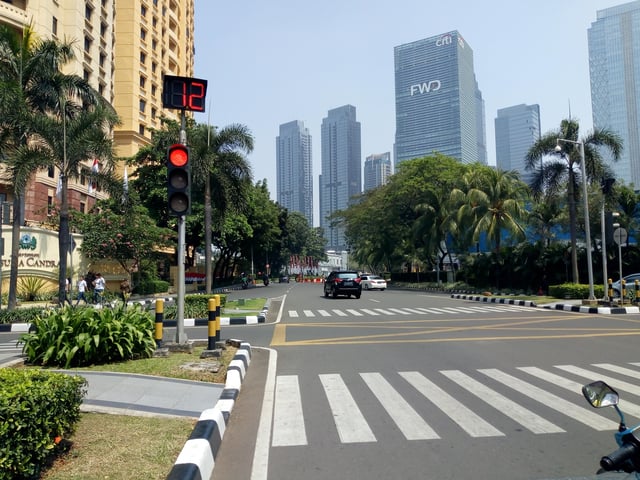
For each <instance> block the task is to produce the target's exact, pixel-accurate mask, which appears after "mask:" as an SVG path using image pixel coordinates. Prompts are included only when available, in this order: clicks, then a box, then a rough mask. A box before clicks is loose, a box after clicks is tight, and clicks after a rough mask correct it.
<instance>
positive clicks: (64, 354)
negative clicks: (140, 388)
mask: <svg viewBox="0 0 640 480" xmlns="http://www.w3.org/2000/svg"><path fill="white" fill-rule="evenodd" d="M153 329H154V326H153V319H152V316H151V314H150V313H149V312H145V311H144V310H143V308H142V307H140V306H133V307H131V306H130V307H127V308H124V307H122V306H119V307H117V308H115V309H113V310H112V309H108V308H103V309H99V310H98V309H95V308H91V307H89V308H72V307H64V308H58V309H55V310H50V311H46V312H44V313H43V315H41V316H39V317H37V318H36V319H35V320H34V322H33V326H32V331H31V332H30V333H26V334H23V335H22V336H21V341H22V342H24V348H23V353H24V354H25V355H26V357H27V361H28V362H29V363H33V364H37V365H55V366H62V367H64V368H69V367H79V366H87V365H93V364H102V363H112V362H118V361H123V360H130V359H134V358H148V357H150V356H151V355H152V354H153V351H154V350H155V347H156V344H155V341H154V338H153V331H154V330H153Z"/></svg>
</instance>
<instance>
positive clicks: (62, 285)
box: [58, 174, 71, 306]
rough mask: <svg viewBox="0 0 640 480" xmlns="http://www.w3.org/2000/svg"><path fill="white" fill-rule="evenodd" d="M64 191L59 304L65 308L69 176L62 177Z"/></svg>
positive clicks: (61, 222) (61, 208)
mask: <svg viewBox="0 0 640 480" xmlns="http://www.w3.org/2000/svg"><path fill="white" fill-rule="evenodd" d="M61 176H62V191H61V192H60V198H61V201H60V229H59V231H58V255H59V256H60V263H59V268H58V304H59V305H60V306H64V302H65V300H66V299H67V289H66V280H67V254H68V253H69V246H70V241H69V201H68V198H67V184H68V181H67V176H66V175H62V174H61ZM69 301H71V299H69Z"/></svg>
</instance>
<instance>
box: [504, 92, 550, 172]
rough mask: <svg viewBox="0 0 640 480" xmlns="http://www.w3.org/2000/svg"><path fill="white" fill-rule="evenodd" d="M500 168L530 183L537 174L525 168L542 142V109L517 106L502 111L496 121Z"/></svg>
mask: <svg viewBox="0 0 640 480" xmlns="http://www.w3.org/2000/svg"><path fill="white" fill-rule="evenodd" d="M495 127H496V165H497V166H498V168H499V169H501V170H515V171H517V172H519V173H520V177H521V178H522V180H523V181H525V182H526V183H530V181H531V179H532V177H533V175H534V171H533V170H529V171H526V170H525V168H524V165H525V157H526V156H527V152H528V151H529V149H530V148H531V146H532V145H533V144H534V143H535V142H536V141H537V140H538V139H539V138H540V106H539V105H525V104H520V105H514V106H512V107H507V108H501V109H499V110H498V116H497V117H496V120H495Z"/></svg>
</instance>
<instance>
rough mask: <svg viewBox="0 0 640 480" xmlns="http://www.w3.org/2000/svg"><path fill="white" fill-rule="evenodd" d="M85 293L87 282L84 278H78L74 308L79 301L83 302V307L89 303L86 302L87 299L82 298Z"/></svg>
mask: <svg viewBox="0 0 640 480" xmlns="http://www.w3.org/2000/svg"><path fill="white" fill-rule="evenodd" d="M86 291H87V281H86V280H85V279H84V277H80V278H79V279H78V298H77V299H76V307H77V306H78V304H79V303H80V300H84V303H85V305H86V304H88V303H89V302H88V301H87V297H85V296H84V292H86Z"/></svg>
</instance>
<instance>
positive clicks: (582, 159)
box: [556, 138, 596, 301]
mask: <svg viewBox="0 0 640 480" xmlns="http://www.w3.org/2000/svg"><path fill="white" fill-rule="evenodd" d="M560 142H565V143H571V144H573V145H578V147H579V149H580V170H581V172H580V173H581V174H582V197H583V201H584V233H585V235H586V237H587V238H586V247H587V272H588V274H589V300H590V301H594V300H595V299H596V296H595V294H594V292H593V264H592V263H591V227H590V225H589V198H588V197H587V193H588V192H587V172H586V168H585V165H584V164H585V157H584V142H577V141H575V140H567V139H566V138H558V139H557V145H556V152H561V151H562V147H561V146H560Z"/></svg>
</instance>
